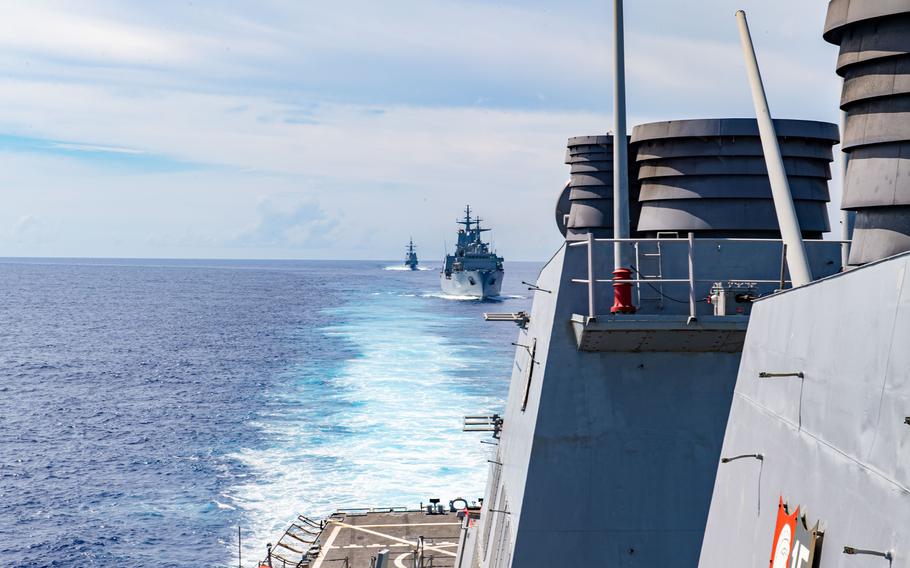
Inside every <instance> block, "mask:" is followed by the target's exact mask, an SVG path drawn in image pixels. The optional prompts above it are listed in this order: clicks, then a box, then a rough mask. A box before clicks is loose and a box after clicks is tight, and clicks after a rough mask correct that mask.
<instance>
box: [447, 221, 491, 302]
mask: <svg viewBox="0 0 910 568" xmlns="http://www.w3.org/2000/svg"><path fill="white" fill-rule="evenodd" d="M480 221H481V219H480V218H479V217H471V207H470V206H468V207H465V216H464V219H462V220H460V221H458V224H460V225H463V227H462V228H461V229H459V230H458V238H457V240H456V241H455V254H447V255H446V256H445V259H444V260H443V264H442V270H440V271H439V286H440V288H442V291H443V293H445V294H451V295H453V296H473V297H477V298H491V297H495V296H499V291H500V289H501V288H502V279H503V277H504V276H505V273H504V272H503V267H502V262H503V258H502V257H501V256H499V255H497V254H496V253H495V252H493V250H492V249H491V248H490V245H489V243H485V242H484V241H483V239H482V235H483V233H484V232H486V231H489V229H484V228H483V227H481V225H480Z"/></svg>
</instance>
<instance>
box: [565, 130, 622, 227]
mask: <svg viewBox="0 0 910 568" xmlns="http://www.w3.org/2000/svg"><path fill="white" fill-rule="evenodd" d="M566 163H567V164H569V165H570V166H571V176H570V178H569V201H570V206H569V220H568V223H567V233H566V234H565V236H566V238H569V239H579V238H583V237H584V235H586V234H587V233H588V232H594V233H595V234H597V235H608V234H609V235H612V234H613V137H612V136H607V135H599V136H576V137H573V138H569V141H568V143H567V149H566ZM576 166H581V167H576ZM582 188H583V189H582Z"/></svg>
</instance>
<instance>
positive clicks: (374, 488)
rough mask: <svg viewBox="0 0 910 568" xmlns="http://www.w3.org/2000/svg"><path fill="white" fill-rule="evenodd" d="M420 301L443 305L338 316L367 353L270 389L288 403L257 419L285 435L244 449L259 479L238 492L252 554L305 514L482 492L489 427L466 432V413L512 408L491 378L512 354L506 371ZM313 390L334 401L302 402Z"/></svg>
mask: <svg viewBox="0 0 910 568" xmlns="http://www.w3.org/2000/svg"><path fill="white" fill-rule="evenodd" d="M421 307H423V308H425V309H427V310H430V309H432V308H431V306H430V305H428V304H427V305H424V306H421V301H420V300H419V299H415V298H404V297H401V296H398V295H385V294H383V295H381V296H367V297H365V298H364V300H363V301H362V302H361V303H359V304H357V305H352V306H348V307H346V308H343V309H341V310H338V311H336V312H331V313H329V314H328V315H329V317H330V318H331V317H332V316H337V319H338V321H341V322H343V323H340V324H338V325H337V326H334V327H327V328H326V329H325V330H324V333H326V334H328V335H332V336H335V337H337V338H342V339H343V340H345V341H348V342H350V343H351V345H352V346H353V347H354V348H355V349H356V351H357V352H359V356H358V357H356V358H353V359H350V360H347V361H345V362H344V364H343V366H342V368H341V371H340V372H339V373H338V374H337V375H336V376H333V377H332V378H328V379H327V380H325V381H313V380H311V379H312V378H313V377H307V376H306V375H304V374H302V375H301V377H300V380H299V381H297V382H296V383H295V384H292V385H290V386H289V388H286V389H284V390H283V391H282V392H281V393H278V394H275V393H270V396H281V397H287V400H288V402H289V404H287V405H286V408H285V409H284V410H283V411H282V412H281V413H280V415H278V414H276V415H274V416H263V417H261V418H260V421H259V422H258V424H257V426H259V427H260V428H262V429H263V430H264V432H265V433H266V434H267V435H268V436H269V437H270V439H272V440H274V443H273V444H272V446H271V447H269V448H266V449H255V450H254V449H240V450H239V451H238V452H236V454H235V455H234V456H233V457H235V458H237V459H239V460H240V461H242V462H243V463H244V464H245V465H247V466H248V467H250V468H251V470H252V471H251V473H252V475H251V476H250V479H249V483H246V484H243V485H239V486H236V487H235V488H234V489H233V491H231V492H230V493H231V497H232V498H231V501H230V502H231V503H232V505H233V506H237V507H239V508H241V509H242V510H243V511H244V523H245V525H244V532H245V535H246V536H245V537H244V541H245V543H246V544H245V546H244V556H245V557H247V558H259V557H261V556H263V555H264V551H265V544H266V543H267V542H271V543H273V544H274V543H275V541H276V540H277V539H278V538H279V537H280V536H281V534H282V533H283V531H284V530H285V529H286V528H287V527H288V525H289V523H290V522H291V521H292V520H294V518H295V517H296V515H298V514H305V515H307V516H311V517H314V518H321V517H323V516H325V515H327V514H329V513H331V512H332V511H334V510H335V509H338V508H344V507H368V506H402V505H406V506H411V507H416V506H417V505H418V503H419V502H420V501H423V502H426V500H427V499H428V498H430V497H440V498H442V499H444V500H446V501H447V500H449V499H454V498H455V497H465V498H467V499H469V500H473V499H476V498H477V497H479V496H480V495H481V494H482V492H483V489H484V484H485V481H486V473H487V464H486V460H487V459H488V457H489V456H487V455H486V453H485V452H484V448H485V447H486V446H482V445H481V444H479V443H478V441H479V439H480V436H478V435H477V434H466V433H463V432H462V431H461V426H462V417H463V416H464V415H465V414H474V413H478V412H494V411H497V410H499V409H501V408H502V406H503V404H504V401H503V400H502V399H501V398H499V397H498V394H504V392H503V388H502V385H499V386H497V387H489V388H487V389H484V385H490V384H491V383H490V382H489V381H491V380H492V379H493V377H499V376H501V375H503V374H504V373H507V372H508V363H505V368H502V367H503V365H502V364H501V363H502V362H499V361H493V360H491V359H489V358H488V357H489V356H488V355H485V354H484V350H481V349H475V347H476V346H474V345H471V344H470V338H466V339H465V343H464V345H456V344H453V343H451V342H450V341H449V340H448V339H446V338H444V337H442V336H441V335H439V334H438V333H436V332H435V331H434V329H438V326H439V324H440V323H441V322H442V318H443V317H444V316H437V315H435V314H433V313H432V312H429V311H420V309H421ZM333 319H334V318H333ZM445 323H451V318H449V319H448V320H446V322H445ZM497 363H500V364H499V365H497ZM473 369H482V371H480V372H474V371H473ZM459 370H462V371H465V370H471V371H472V372H470V373H464V374H462V376H458V375H457V372H458V371H459ZM301 373H303V371H301ZM465 375H467V376H465ZM307 379H310V380H307ZM466 383H467V384H466ZM465 387H470V388H465ZM314 389H316V391H318V392H316V391H314ZM478 390H479V391H480V392H483V391H484V390H486V391H487V393H488V394H480V395H478V394H477V392H478ZM314 399H317V400H324V405H325V412H318V411H317V412H313V411H312V404H309V405H307V404H295V401H312V400H314ZM307 407H309V408H311V410H309V411H307V410H306V409H305V408H307Z"/></svg>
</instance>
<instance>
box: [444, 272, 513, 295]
mask: <svg viewBox="0 0 910 568" xmlns="http://www.w3.org/2000/svg"><path fill="white" fill-rule="evenodd" d="M503 275H504V272H503V271H502V270H463V271H457V272H455V271H453V272H452V273H451V274H450V275H448V276H446V273H445V272H441V273H440V274H439V285H440V287H441V288H442V292H443V294H448V295H451V296H471V297H474V298H481V299H484V298H495V297H497V296H499V292H500V290H501V289H502V278H503Z"/></svg>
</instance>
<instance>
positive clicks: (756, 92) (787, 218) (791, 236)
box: [736, 10, 812, 286]
mask: <svg viewBox="0 0 910 568" xmlns="http://www.w3.org/2000/svg"><path fill="white" fill-rule="evenodd" d="M736 21H737V23H738V24H739V35H740V39H741V41H742V46H743V52H744V54H745V59H746V71H747V75H748V77H749V86H750V87H751V88H752V103H753V106H754V107H755V117H756V120H757V121H758V130H759V133H760V135H761V143H762V149H763V151H764V154H765V164H766V165H767V167H768V177H769V178H770V180H771V194H772V196H773V201H774V210H775V212H776V213H777V222H778V225H779V226H780V233H781V235H782V238H783V241H784V243H785V246H786V254H785V256H786V257H787V266H788V268H789V269H790V273H791V274H792V275H793V285H794V286H804V285H806V284H808V283H809V282H811V281H812V271H811V270H810V268H809V261H808V260H807V259H806V247H805V245H804V244H803V236H802V230H801V229H800V226H799V220H798V219H797V217H796V207H795V206H794V205H793V198H794V196H793V193H792V191H791V189H790V182H789V179H788V177H787V173H786V172H785V171H784V160H783V158H782V157H781V153H780V146H779V145H778V143H777V131H776V130H775V129H774V121H773V120H772V119H771V109H770V107H769V106H768V97H767V96H766V95H765V86H764V84H763V82H762V77H761V70H760V69H759V66H758V58H757V57H756V55H755V48H754V46H753V45H752V35H751V33H750V32H749V22H748V21H747V19H746V13H745V12H744V11H742V10H739V11H738V12H736Z"/></svg>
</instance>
